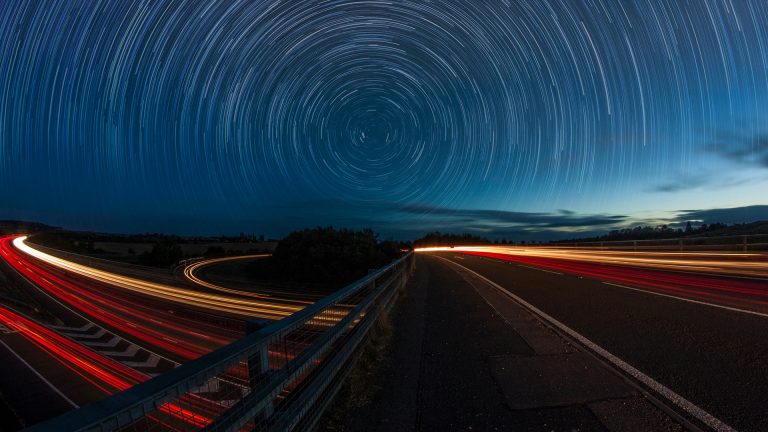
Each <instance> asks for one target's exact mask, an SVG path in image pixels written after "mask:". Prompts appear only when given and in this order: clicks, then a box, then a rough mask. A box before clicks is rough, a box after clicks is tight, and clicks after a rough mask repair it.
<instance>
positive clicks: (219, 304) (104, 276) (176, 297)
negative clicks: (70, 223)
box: [13, 236, 305, 320]
mask: <svg viewBox="0 0 768 432" xmlns="http://www.w3.org/2000/svg"><path fill="white" fill-rule="evenodd" d="M26 238H27V237H26V236H20V237H16V238H14V239H13V246H14V247H15V248H16V249H18V250H19V251H21V252H23V253H24V254H26V255H28V256H30V257H33V258H35V259H38V260H40V261H42V262H45V263H47V264H49V265H52V266H55V267H57V268H59V269H62V270H66V271H68V272H72V273H75V274H78V275H81V276H84V277H87V278H90V279H93V280H96V281H99V282H102V283H106V284H108V285H111V286H114V287H118V288H121V289H123V290H126V291H130V292H134V293H137V294H142V295H146V296H150V297H154V298H157V299H162V300H165V301H170V302H174V303H179V304H185V305H189V306H193V307H197V308H204V309H210V310H215V311H219V312H225V313H228V314H233V315H237V316H241V317H246V318H252V317H259V318H266V319H273V320H274V319H281V318H285V317H287V316H289V315H291V314H293V313H295V312H298V311H299V310H301V309H302V308H303V307H304V306H305V304H301V305H299V304H294V302H292V301H288V302H286V301H284V300H281V299H274V300H269V301H267V300H257V299H253V298H249V297H242V296H223V295H217V294H211V293H205V292H200V291H196V290H192V289H187V288H181V287H175V286H170V285H166V284H161V283H157V282H151V281H145V280H141V279H136V278H132V277H127V276H121V275H118V274H115V273H110V272H106V271H103V270H99V269H95V268H92V267H88V266H84V265H82V264H78V263H75V262H72V261H67V260H64V259H62V258H58V257H55V256H53V255H49V254H46V253H44V252H41V251H39V250H37V249H34V248H32V247H30V246H29V245H27V244H26V243H25V240H26Z"/></svg>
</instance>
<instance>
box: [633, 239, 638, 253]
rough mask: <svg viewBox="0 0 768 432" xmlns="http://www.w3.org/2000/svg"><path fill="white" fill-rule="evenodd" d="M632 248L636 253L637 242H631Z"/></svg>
mask: <svg viewBox="0 0 768 432" xmlns="http://www.w3.org/2000/svg"><path fill="white" fill-rule="evenodd" d="M632 247H633V248H634V251H635V252H637V240H635V241H633V242H632Z"/></svg>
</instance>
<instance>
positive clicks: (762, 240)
mask: <svg viewBox="0 0 768 432" xmlns="http://www.w3.org/2000/svg"><path fill="white" fill-rule="evenodd" d="M541 246H542V247H578V248H596V249H606V250H634V251H643V250H649V251H652V250H656V251H664V250H668V251H706V250H712V251H715V250H716V251H739V252H749V251H768V234H749V235H733V236H718V237H679V238H672V239H651V240H617V241H596V242H581V241H580V242H557V243H549V244H542V245H541Z"/></svg>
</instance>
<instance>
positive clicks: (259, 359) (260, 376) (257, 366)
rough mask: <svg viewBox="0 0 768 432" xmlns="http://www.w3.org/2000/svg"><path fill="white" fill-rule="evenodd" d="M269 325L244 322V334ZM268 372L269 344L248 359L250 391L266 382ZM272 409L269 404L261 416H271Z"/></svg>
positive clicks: (264, 321) (256, 321)
mask: <svg viewBox="0 0 768 432" xmlns="http://www.w3.org/2000/svg"><path fill="white" fill-rule="evenodd" d="M269 324H270V321H268V320H263V319H256V318H252V319H249V320H248V321H246V322H245V332H246V334H251V333H254V332H257V331H259V330H261V329H262V328H264V327H266V326H267V325H269ZM268 372H269V344H265V345H264V347H263V348H262V349H260V350H259V351H258V352H257V353H256V354H254V355H252V356H250V357H248V383H249V384H250V387H251V391H254V390H255V389H256V388H257V387H258V386H259V384H260V383H263V382H266V380H265V376H266V375H267V373H268ZM273 411H274V407H273V406H272V403H271V402H270V403H269V404H268V405H267V406H266V408H265V409H264V412H263V416H264V417H269V416H271V415H272V412H273Z"/></svg>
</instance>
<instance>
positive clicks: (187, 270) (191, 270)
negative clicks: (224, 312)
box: [184, 254, 312, 305]
mask: <svg viewBox="0 0 768 432" xmlns="http://www.w3.org/2000/svg"><path fill="white" fill-rule="evenodd" d="M268 256H270V255H269V254H261V255H244V256H238V257H226V258H212V259H208V260H204V261H197V262H195V263H192V264H190V265H188V266H186V267H184V277H186V278H187V279H188V280H189V281H191V282H193V283H195V284H197V285H200V286H203V287H206V288H208V289H211V290H214V291H221V292H225V293H229V294H236V295H238V296H244V297H254V298H262V299H273V298H274V297H273V296H272V295H270V294H263V293H257V292H249V291H242V290H236V289H232V288H227V287H223V286H221V285H216V284H214V283H211V282H208V281H205V280H203V279H200V278H199V277H197V276H196V275H195V272H197V271H198V270H200V269H201V268H203V267H207V266H209V265H212V264H219V263H222V262H230V261H239V260H247V259H257V258H266V257H268ZM281 301H283V302H286V303H296V304H302V305H310V304H312V302H311V301H302V300H288V299H282V300H281Z"/></svg>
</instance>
